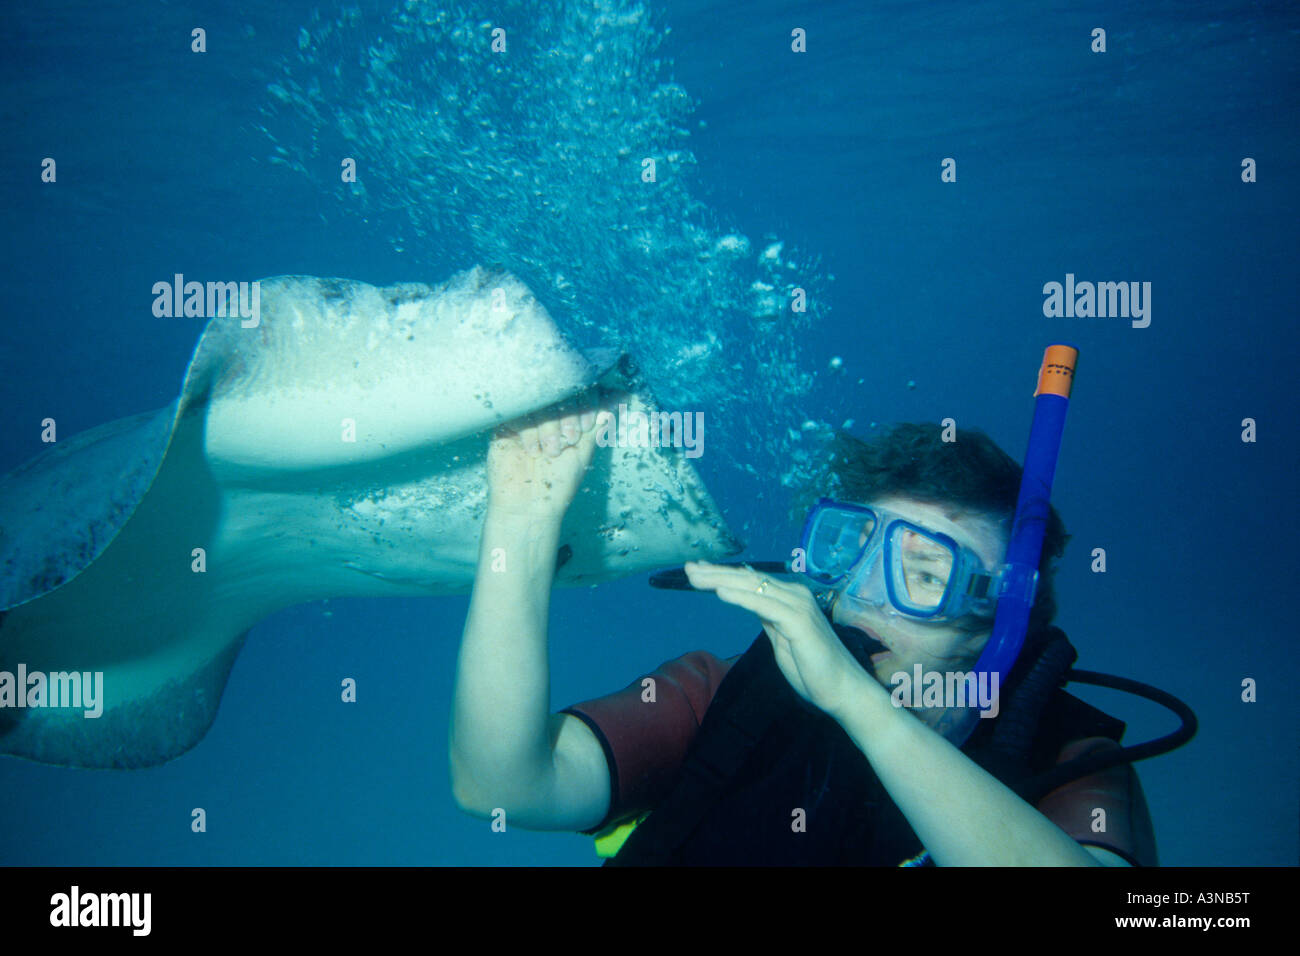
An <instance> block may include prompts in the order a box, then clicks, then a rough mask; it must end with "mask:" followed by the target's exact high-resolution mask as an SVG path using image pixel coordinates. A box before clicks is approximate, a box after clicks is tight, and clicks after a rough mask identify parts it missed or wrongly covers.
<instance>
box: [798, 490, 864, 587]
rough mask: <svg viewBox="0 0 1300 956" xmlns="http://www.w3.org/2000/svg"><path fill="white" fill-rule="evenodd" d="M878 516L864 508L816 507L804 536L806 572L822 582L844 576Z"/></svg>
mask: <svg viewBox="0 0 1300 956" xmlns="http://www.w3.org/2000/svg"><path fill="white" fill-rule="evenodd" d="M878 523H879V519H878V518H877V517H876V515H875V513H874V512H873V511H871V510H869V509H867V508H853V507H849V506H844V505H834V506H819V508H818V510H817V512H816V513H815V514H814V515H813V516H812V520H811V522H810V526H809V529H808V531H807V533H806V535H805V537H806V539H807V543H806V546H805V550H806V555H807V560H808V574H809V576H811V577H812V578H813V579H814V580H817V581H819V582H821V583H822V584H833V583H835V582H837V581H839V580H840V579H841V578H843V577H844V576H845V575H846V574H848V573H849V571H850V570H852V568H853V565H854V564H856V563H857V561H858V558H859V557H860V556H861V555H862V552H863V550H864V549H865V548H866V546H867V542H868V541H870V539H871V536H872V535H873V534H874V533H875V530H876V526H877V524H878Z"/></svg>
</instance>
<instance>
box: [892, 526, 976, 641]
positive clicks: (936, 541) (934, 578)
mask: <svg viewBox="0 0 1300 956" xmlns="http://www.w3.org/2000/svg"><path fill="white" fill-rule="evenodd" d="M885 550H886V555H887V559H888V564H889V570H890V574H889V577H888V584H889V597H890V600H891V602H892V603H893V605H894V607H896V608H897V609H898V610H900V611H903V612H904V613H908V614H914V615H917V616H919V617H930V616H934V615H937V614H939V613H940V612H942V611H943V610H944V608H945V607H946V606H947V604H948V601H949V597H950V592H951V591H952V582H953V572H954V570H955V569H956V568H957V566H958V555H957V551H956V548H955V546H954V544H953V542H952V541H951V539H948V538H946V537H939V536H936V535H934V534H931V533H930V532H927V531H926V530H925V529H923V528H921V527H919V526H917V525H914V524H911V523H909V522H906V521H895V522H893V523H892V524H891V526H890V529H889V538H888V541H887V543H886V547H885Z"/></svg>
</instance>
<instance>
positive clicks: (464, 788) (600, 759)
mask: <svg viewBox="0 0 1300 956" xmlns="http://www.w3.org/2000/svg"><path fill="white" fill-rule="evenodd" d="M595 418H596V416H595V415H585V416H582V417H581V418H579V417H578V416H576V415H570V416H568V417H567V418H565V419H563V420H561V419H552V420H551V421H549V422H543V423H542V424H541V425H540V426H538V427H537V428H535V429H524V430H522V431H521V432H520V433H518V434H511V435H505V436H499V437H496V438H494V439H493V442H492V446H491V449H490V450H489V454H488V459H489V461H488V481H489V502H488V509H487V516H486V518H485V520H484V525H483V536H482V539H481V543H480V546H479V558H478V569H477V572H476V574H475V579H474V591H473V594H472V595H471V597H470V606H469V615H468V617H467V618H466V621H465V633H464V636H463V638H462V640H461V647H460V656H459V658H458V660H457V666H456V684H455V690H454V693H453V698H452V714H451V733H450V761H451V782H452V793H453V795H454V797H455V800H456V802H457V804H458V805H459V806H460V807H461V808H462V809H463V810H465V811H467V812H469V813H472V814H475V815H477V816H484V817H486V816H489V815H491V814H492V813H493V812H494V811H495V810H497V809H498V808H499V809H501V810H504V811H505V814H506V823H507V825H510V824H514V825H516V826H520V827H524V828H527V829H538V830H585V829H590V828H591V827H593V826H595V825H596V824H597V823H599V822H600V820H601V819H603V818H604V816H605V813H606V811H607V810H608V808H609V801H610V789H609V767H608V765H607V763H606V761H605V754H604V751H603V749H602V748H601V745H600V742H599V741H598V740H597V739H596V737H595V735H594V734H593V733H592V731H591V730H590V728H588V727H587V726H586V724H584V723H583V722H582V721H580V720H578V719H577V718H575V717H572V716H569V715H567V714H552V713H551V712H550V680H549V668H548V663H547V636H546V632H547V626H546V625H547V615H548V611H549V606H550V594H551V584H552V581H553V579H554V576H555V560H556V551H557V548H558V546H559V541H560V524H561V522H562V520H563V518H564V512H565V510H567V508H568V505H569V503H570V502H571V501H572V499H573V495H574V493H575V492H576V490H577V487H578V486H579V485H580V484H581V482H582V477H583V474H584V473H585V472H586V468H587V465H588V463H589V462H590V460H591V456H592V453H593V451H594V446H595V436H596V427H595ZM589 422H590V424H589ZM574 426H576V429H575V427H574ZM584 426H586V427H584ZM548 439H549V440H550V443H551V444H550V448H551V452H552V453H548V451H547V443H548ZM556 445H558V446H559V452H558V453H553V452H554V449H555V447H556Z"/></svg>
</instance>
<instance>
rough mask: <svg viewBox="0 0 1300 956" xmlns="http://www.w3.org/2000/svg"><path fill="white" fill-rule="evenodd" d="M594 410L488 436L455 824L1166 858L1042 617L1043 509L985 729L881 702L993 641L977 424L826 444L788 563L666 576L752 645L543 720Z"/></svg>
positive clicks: (1030, 856)
mask: <svg viewBox="0 0 1300 956" xmlns="http://www.w3.org/2000/svg"><path fill="white" fill-rule="evenodd" d="M607 415H609V412H608V411H607V410H597V409H592V408H586V409H583V410H581V411H576V410H569V411H566V412H562V413H559V414H556V415H555V416H554V417H552V418H550V419H549V420H542V421H535V422H531V423H525V424H522V425H521V426H519V427H517V429H515V430H503V431H498V433H497V434H496V435H494V437H493V439H492V443H491V447H490V451H489V456H488V484H489V489H488V508H487V514H486V518H485V523H484V530H483V537H482V540H481V545H480V558H479V567H478V573H477V577H476V580H475V584H474V590H473V594H472V596H471V599H470V606H469V613H468V617H467V620H466V625H465V631H464V637H463V641H462V645H461V649H460V655H459V659H458V664H457V674H456V684H455V692H454V698H453V703H452V717H451V733H450V762H451V779H452V787H453V793H454V797H455V799H456V801H457V803H458V805H459V806H460V807H461V808H462V809H463V810H465V811H466V812H469V813H471V814H474V815H476V816H481V817H488V816H490V815H492V814H493V813H494V812H500V811H502V810H503V811H505V813H506V816H507V820H508V821H509V824H510V825H514V826H520V827H524V828H527V829H537V830H574V831H580V832H585V833H589V834H593V835H597V836H598V839H597V846H598V849H599V850H600V852H601V855H603V856H606V857H608V859H607V861H606V862H607V865H610V864H613V865H624V864H659V865H883V866H899V865H909V866H915V865H943V866H969V865H1008V866H1014V865H1063V866H1089V865H1107V866H1125V865H1143V866H1154V865H1157V863H1158V860H1157V855H1156V847H1155V838H1154V834H1153V830H1152V824H1151V819H1150V814H1149V812H1148V809H1147V805H1146V800H1145V797H1144V795H1143V793H1142V788H1141V785H1140V783H1139V782H1138V779H1137V774H1136V772H1135V771H1134V770H1133V768H1132V767H1131V766H1130V760H1131V759H1138V758H1137V757H1135V756H1126V755H1125V754H1124V753H1123V751H1122V749H1121V747H1120V740H1121V737H1122V734H1123V731H1124V724H1123V723H1122V722H1121V721H1119V720H1117V719H1115V718H1113V717H1111V716H1109V715H1107V714H1105V713H1103V712H1102V711H1100V710H1098V709H1096V708H1094V707H1092V706H1090V705H1088V704H1086V703H1084V702H1083V701H1081V700H1079V699H1077V698H1075V697H1073V696H1071V695H1069V694H1067V693H1065V692H1064V691H1063V690H1062V689H1061V685H1062V684H1063V683H1064V679H1065V674H1066V671H1067V670H1068V668H1069V665H1070V664H1071V663H1072V662H1073V661H1074V659H1075V657H1076V654H1075V651H1074V649H1073V647H1071V646H1070V644H1069V641H1068V640H1067V639H1066V637H1065V635H1064V634H1063V633H1062V632H1061V631H1060V630H1059V629H1058V628H1056V627H1054V626H1053V625H1052V623H1051V622H1052V618H1053V615H1054V613H1055V600H1054V597H1053V592H1052V570H1053V562H1054V560H1055V559H1056V558H1058V557H1059V556H1060V555H1061V553H1062V552H1063V549H1064V545H1065V541H1066V539H1067V536H1066V534H1065V529H1064V526H1063V524H1062V522H1061V519H1060V517H1059V516H1058V515H1057V514H1056V512H1055V510H1054V509H1050V515H1049V517H1048V519H1047V521H1046V527H1045V530H1044V532H1043V541H1042V547H1041V560H1040V561H1039V563H1038V575H1037V576H1036V578H1035V581H1036V587H1033V588H1031V597H1030V599H1029V600H1030V601H1031V602H1032V609H1030V610H1028V613H1029V622H1028V627H1027V630H1026V636H1025V637H1024V641H1023V649H1021V650H1018V652H1017V656H1016V659H1015V662H1014V666H1009V667H1008V669H1007V673H1006V674H1005V675H1004V676H1005V680H1003V682H1002V684H1001V687H1000V693H999V695H998V706H997V707H996V708H995V710H996V716H992V713H991V712H990V709H989V708H985V711H984V712H985V713H986V714H989V716H988V717H985V718H980V717H977V716H976V717H972V715H973V714H974V713H975V711H974V709H973V708H972V707H970V706H961V707H959V706H956V705H955V704H954V703H953V702H952V701H950V700H947V699H941V698H937V699H932V698H930V697H929V696H927V697H926V698H925V699H924V700H923V704H922V706H915V705H914V703H915V702H912V703H911V704H909V705H907V706H897V705H896V700H895V697H894V696H891V691H890V688H891V687H893V686H894V685H895V684H896V683H897V682H898V681H897V675H899V674H906V675H911V674H913V673H916V674H920V673H926V674H930V673H938V674H954V673H956V674H961V673H963V672H969V673H972V674H973V670H972V669H973V668H975V666H976V662H977V660H979V659H980V655H981V652H982V651H983V650H984V649H985V647H986V645H987V644H989V641H990V636H991V634H992V633H993V618H992V614H993V607H994V605H995V603H996V601H995V600H994V596H995V595H996V594H998V593H999V592H1000V591H1001V590H1005V588H1003V586H1002V584H1000V582H999V578H1000V577H1001V576H1002V575H1004V574H1005V573H1006V569H1007V567H1008V566H1007V565H1005V564H1003V563H1002V562H1001V558H1002V556H1003V554H1004V553H1005V552H1006V550H1007V545H1008V536H1009V534H1010V533H1011V527H1012V518H1013V515H1014V513H1015V509H1016V507H1017V489H1018V488H1019V487H1020V484H1021V468H1020V466H1019V465H1017V464H1016V463H1015V461H1014V460H1013V459H1012V458H1010V457H1009V456H1008V455H1007V454H1006V453H1005V452H1003V451H1002V450H1001V449H1000V448H998V447H997V446H996V445H995V444H994V443H993V441H992V440H991V439H989V438H988V437H987V436H985V435H984V434H982V433H980V432H978V431H973V430H967V431H960V432H958V433H957V440H956V441H955V442H951V441H943V440H942V438H941V435H940V429H939V428H938V426H930V425H910V424H907V425H899V426H896V427H894V428H893V429H892V430H889V431H888V432H887V433H886V434H884V435H883V436H881V437H879V438H876V439H874V440H872V441H870V442H863V441H861V440H859V439H857V438H854V437H852V436H850V435H848V434H847V433H844V432H840V433H838V434H837V435H836V438H835V441H834V443H833V445H832V450H831V454H830V455H829V456H827V459H826V463H825V470H824V474H823V475H822V479H823V480H822V482H821V483H820V490H823V491H830V492H831V493H832V494H833V495H834V497H833V498H821V499H819V500H817V501H816V502H815V503H812V505H811V508H810V509H809V512H808V515H807V519H806V521H805V524H804V532H803V540H802V542H801V547H800V549H798V551H797V552H796V554H797V555H799V556H800V558H801V560H802V562H803V566H801V567H799V568H797V569H796V570H797V571H798V572H800V573H797V574H791V573H780V572H781V570H782V569H781V566H780V565H776V566H771V565H754V566H749V565H742V566H728V565H719V564H710V563H704V562H694V563H689V564H687V565H686V567H685V568H684V570H683V571H682V572H678V574H679V575H682V576H684V578H685V579H686V580H687V581H688V582H689V584H686V583H684V582H683V583H681V584H680V585H677V586H683V587H686V586H689V587H690V588H692V589H694V590H698V591H704V592H711V593H712V594H714V595H716V597H717V599H719V600H722V601H724V602H726V603H728V604H732V605H735V606H737V607H741V608H744V609H746V610H749V611H751V612H753V614H754V615H755V616H756V618H757V619H758V621H759V622H761V624H762V628H763V630H762V631H761V632H760V633H759V635H758V637H757V639H756V640H755V641H754V643H753V645H752V646H751V647H750V648H749V650H748V651H746V652H745V653H744V654H742V655H739V656H738V657H737V658H732V659H730V660H721V659H719V658H718V657H716V656H714V655H713V654H711V653H708V652H707V651H696V652H692V653H688V654H685V655H683V656H682V657H679V658H677V659H676V660H673V661H669V662H667V663H665V664H663V665H661V666H660V667H659V668H658V670H656V671H654V672H653V673H651V674H649V675H644V676H642V677H638V678H637V679H636V680H635V681H634V682H633V683H632V684H631V685H629V686H628V687H627V688H626V689H624V690H622V691H620V692H617V693H614V694H611V695H609V696H606V697H602V698H599V699H596V700H592V701H587V702H585V703H581V704H576V705H573V706H571V707H568V708H565V709H564V710H562V711H560V712H559V713H555V714H552V713H551V712H550V709H549V699H548V698H549V680H548V660H547V614H548V603H549V595H550V590H551V583H552V578H553V575H554V571H555V568H556V554H557V543H558V540H559V529H560V524H561V521H562V519H563V517H564V514H565V512H566V510H567V508H568V506H569V504H570V502H571V501H572V499H573V497H574V495H575V494H576V492H577V489H578V487H579V486H580V484H581V482H582V478H583V475H584V473H585V471H586V469H587V467H588V464H589V462H590V461H591V458H592V455H593V450H594V447H595V444H596V433H597V431H598V429H599V427H600V425H601V422H602V420H603V418H604V416H607ZM501 555H505V556H506V562H505V565H504V568H502V567H501V566H500V565H495V566H496V569H495V570H494V564H495V562H496V561H497V559H498V558H499V557H500V556H501ZM760 567H763V568H767V567H771V568H772V570H759V569H758V568H760ZM918 668H919V670H918ZM1072 673H1074V672H1072ZM1077 673H1087V672H1077ZM1103 676H1104V675H1103ZM1114 680H1121V679H1118V678H1115V679H1114ZM1128 683H1130V684H1131V683H1134V682H1128ZM972 686H973V682H972ZM1111 686H1118V685H1111ZM1141 686H1145V685H1141ZM1139 692H1141V691H1139ZM1155 693H1161V692H1155ZM1166 696H1167V695H1166ZM1153 699H1154V698H1153ZM1186 720H1187V717H1185V726H1184V728H1183V730H1184V732H1186V731H1187V726H1186ZM1191 720H1192V721H1193V723H1194V717H1191ZM1185 736H1190V732H1187V733H1186V734H1185ZM1123 749H1126V750H1139V749H1140V748H1123ZM1166 749H1171V748H1166ZM1155 752H1163V751H1155ZM1143 755H1149V754H1148V753H1144V754H1143ZM1091 767H1096V768H1098V769H1095V770H1093V771H1091V772H1088V771H1089V768H1091Z"/></svg>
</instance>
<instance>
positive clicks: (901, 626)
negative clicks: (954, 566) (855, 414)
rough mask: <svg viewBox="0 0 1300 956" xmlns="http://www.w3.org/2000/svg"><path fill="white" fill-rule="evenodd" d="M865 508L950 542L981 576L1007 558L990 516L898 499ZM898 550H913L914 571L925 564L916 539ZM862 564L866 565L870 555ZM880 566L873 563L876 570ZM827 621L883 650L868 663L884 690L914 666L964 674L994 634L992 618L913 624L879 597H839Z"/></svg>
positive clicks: (1001, 532)
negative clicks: (973, 559) (979, 566)
mask: <svg viewBox="0 0 1300 956" xmlns="http://www.w3.org/2000/svg"><path fill="white" fill-rule="evenodd" d="M869 504H870V505H871V506H873V507H878V508H882V509H887V510H888V511H892V512H895V513H896V514H897V515H899V516H900V517H902V518H904V519H906V520H907V521H910V522H913V523H915V524H917V525H920V526H922V527H923V528H925V529H928V530H930V531H935V532H939V533H940V534H944V535H947V536H948V537H950V538H952V539H954V540H955V541H956V542H957V543H958V544H959V545H963V546H965V547H966V548H969V549H970V550H971V551H972V552H974V553H975V555H977V556H978V557H979V559H980V560H981V561H982V562H983V564H984V570H986V571H992V570H994V569H996V568H997V567H998V565H999V564H1000V563H1001V562H1002V558H1003V555H1004V554H1005V552H1006V546H1007V531H1006V528H1005V526H1004V525H1003V524H1002V523H1000V522H999V521H998V519H997V518H995V517H993V516H992V515H989V514H986V513H983V512H975V511H958V510H956V509H954V508H952V507H950V506H945V505H941V504H934V503H930V502H924V501H919V500H917V499H914V498H907V497H901V496H893V497H884V498H878V499H876V500H874V501H872V502H869ZM863 543H865V536H864V539H863ZM899 548H900V550H903V551H904V552H906V550H907V549H909V548H911V549H913V550H914V551H915V553H916V554H917V562H916V564H917V566H918V567H920V566H922V562H924V561H925V560H926V557H927V556H926V554H925V553H924V549H925V545H924V543H923V542H922V541H921V539H920V538H919V537H916V536H911V537H910V538H908V537H904V538H900V543H899ZM861 560H862V561H863V562H871V561H872V555H870V554H868V555H867V556H865V557H864V558H863V559H861ZM904 560H906V559H904ZM880 563H881V562H880V560H879V558H878V557H877V558H876V567H877V569H878V568H879V565H880ZM876 573H877V574H879V573H880V572H879V570H877V571H876ZM927 580H928V578H927ZM831 616H832V619H833V620H834V621H835V623H836V624H840V625H843V626H846V627H853V628H856V629H858V630H859V631H862V632H863V633H864V634H866V635H867V636H868V637H871V638H874V639H875V640H876V641H878V642H879V643H880V644H883V645H884V648H885V649H884V650H882V651H879V652H877V653H875V654H872V655H871V663H872V665H873V668H874V670H875V677H876V679H877V680H878V681H880V683H881V684H883V685H885V686H886V687H892V686H893V680H892V678H893V675H894V674H896V673H898V672H899V671H904V672H906V673H907V674H908V675H909V676H911V675H912V674H913V673H914V668H915V666H916V665H917V664H920V665H921V668H922V670H923V671H925V672H930V671H939V672H949V671H969V670H970V669H971V668H972V667H973V665H974V664H975V662H976V660H977V659H978V658H979V654H980V651H981V650H982V649H983V648H984V644H985V643H986V642H987V641H988V638H989V635H990V634H991V633H992V630H993V619H992V618H976V617H969V618H966V619H963V620H958V621H944V622H942V623H936V622H933V621H925V620H918V619H917V618H915V617H911V616H908V615H906V614H903V613H900V612H899V611H898V610H896V609H895V608H894V607H893V606H892V604H891V602H890V601H889V600H887V599H885V598H884V594H883V591H881V592H879V593H878V596H877V599H876V600H848V599H845V598H844V596H843V595H842V594H841V595H840V596H839V597H837V598H836V600H835V603H834V605H833V607H832V611H831Z"/></svg>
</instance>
